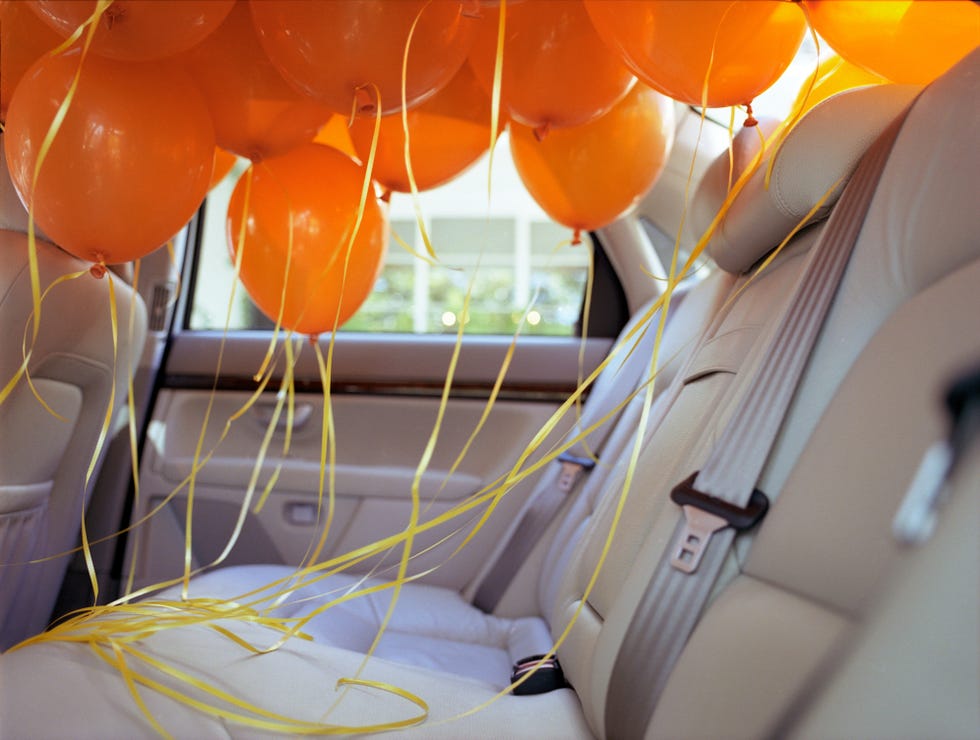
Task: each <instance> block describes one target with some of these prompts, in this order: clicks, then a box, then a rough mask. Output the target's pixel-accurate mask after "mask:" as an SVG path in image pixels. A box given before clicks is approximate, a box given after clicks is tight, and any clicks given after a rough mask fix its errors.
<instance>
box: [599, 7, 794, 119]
mask: <svg viewBox="0 0 980 740" xmlns="http://www.w3.org/2000/svg"><path fill="white" fill-rule="evenodd" d="M585 7H586V9H587V10H588V11H589V15H590V16H591V17H592V22H593V23H595V26H596V29H597V30H598V31H599V35H600V36H601V37H602V38H603V40H604V41H605V42H606V43H607V44H609V45H610V46H611V47H612V48H614V49H616V50H617V51H618V52H619V53H620V54H622V55H623V59H624V61H625V62H626V64H627V65H628V66H629V67H630V69H632V70H633V72H635V73H636V75H637V77H639V78H640V79H641V80H643V81H644V82H646V83H647V84H648V85H650V86H651V87H653V88H654V89H656V90H659V91H660V92H662V93H664V94H665V95H669V96H670V97H672V98H674V99H675V100H679V101H681V102H683V103H687V104H689V105H702V104H703V105H705V106H706V107H709V108H715V107H724V106H730V105H742V104H744V103H749V102H751V101H752V99H753V98H754V97H755V96H756V95H758V94H759V93H761V92H762V91H763V90H765V89H767V88H768V87H769V86H770V85H772V84H773V83H774V82H775V81H776V80H777V79H779V77H780V75H782V73H783V72H784V71H785V70H786V68H787V67H788V66H789V63H790V62H791V61H792V60H793V57H794V56H795V55H796V51H797V49H799V47H800V43H801V42H802V40H803V34H804V32H805V30H806V20H805V18H804V15H803V13H802V12H801V11H800V9H799V8H798V7H797V6H796V4H795V3H792V2H785V1H784V0H733V1H732V2H718V0H620V1H619V2H607V0H585ZM709 69H710V73H709ZM706 83H707V84H706Z"/></svg>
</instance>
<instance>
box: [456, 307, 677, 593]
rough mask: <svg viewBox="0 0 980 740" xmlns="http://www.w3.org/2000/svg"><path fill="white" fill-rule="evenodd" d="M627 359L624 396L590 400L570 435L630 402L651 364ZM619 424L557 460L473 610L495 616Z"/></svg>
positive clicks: (620, 380)
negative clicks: (555, 466)
mask: <svg viewBox="0 0 980 740" xmlns="http://www.w3.org/2000/svg"><path fill="white" fill-rule="evenodd" d="M678 298H679V296H678ZM671 305H672V306H676V303H674V301H673V300H672V301H671ZM642 342H643V337H642V335H638V339H637V341H636V346H635V347H634V348H633V349H632V350H630V349H628V348H623V350H622V351H623V352H624V353H629V352H637V351H638V349H639V348H640V345H641V343H642ZM624 357H625V359H623V360H622V363H621V365H620V367H619V368H618V370H616V371H615V372H616V373H617V375H616V387H617V388H621V389H624V390H622V391H621V392H619V393H615V392H608V393H606V394H605V395H604V396H603V397H602V398H595V399H594V400H593V399H592V398H590V399H589V400H588V401H587V402H586V404H585V406H584V407H583V409H582V416H581V417H580V418H579V420H578V422H577V423H576V425H575V427H574V429H573V431H572V432H571V433H574V434H577V433H581V432H582V431H584V430H586V429H589V428H590V427H594V426H596V425H597V424H599V422H600V421H602V418H603V417H604V416H606V415H608V414H609V413H610V412H611V411H613V409H615V408H616V405H617V404H619V403H621V402H622V401H623V400H625V399H626V398H627V396H628V395H629V393H630V392H632V391H633V390H635V389H636V388H637V386H638V385H639V384H640V380H641V379H642V378H643V377H644V373H645V372H646V371H647V370H648V369H649V367H650V365H649V361H646V362H645V361H644V360H643V358H642V357H629V356H628V355H626V354H624ZM620 412H622V409H621V410H620ZM617 419H618V417H617ZM615 422H616V419H608V420H607V421H606V423H605V424H601V425H599V426H597V427H596V428H595V430H594V431H592V432H591V433H590V434H589V435H588V436H587V437H585V438H584V439H583V440H582V441H580V442H579V443H577V444H575V445H573V446H572V447H571V448H569V449H568V450H566V451H565V452H564V453H562V454H561V455H559V456H558V457H557V458H556V462H557V463H558V464H559V465H560V468H559V470H558V473H557V475H556V476H554V477H551V478H548V479H546V481H545V482H544V484H543V485H542V486H541V487H540V488H539V489H538V490H537V491H536V492H535V494H533V495H532V497H531V502H530V504H529V505H528V506H527V508H525V509H524V511H523V513H522V514H521V516H520V520H519V521H518V524H517V527H516V528H514V529H513V530H512V532H511V535H510V537H509V538H508V540H507V544H506V545H505V546H504V547H503V548H502V549H501V551H500V555H499V556H498V557H497V561H496V562H495V563H494V564H493V567H492V568H491V569H490V571H489V572H488V573H487V575H486V576H485V577H484V578H483V581H482V582H481V583H480V587H479V588H478V589H477V591H476V595H475V596H474V597H473V603H474V605H476V606H477V607H478V608H480V609H482V610H483V611H485V612H492V611H493V610H494V608H495V607H496V606H497V604H498V603H499V602H500V599H501V598H502V597H503V595H504V592H505V591H506V590H507V587H508V586H509V585H510V582H511V581H512V580H513V579H514V576H515V575H516V574H517V571H518V570H519V569H520V567H521V565H522V564H523V563H524V561H525V560H527V557H528V555H530V554H531V550H532V549H534V546H535V545H536V544H537V543H538V540H540V539H541V537H543V536H544V533H545V531H547V529H548V525H549V524H551V522H552V521H553V520H554V518H555V516H556V515H557V513H558V510H559V509H560V508H561V506H562V503H564V501H565V500H566V499H567V498H568V496H569V495H570V494H571V493H572V491H573V490H575V488H576V486H577V484H578V483H579V481H580V480H581V479H582V476H583V475H584V474H585V473H588V472H589V471H590V470H592V468H593V467H595V463H596V458H595V453H596V452H597V451H601V450H602V447H603V445H604V444H605V442H606V440H607V439H608V437H609V435H610V434H611V433H612V429H613V427H615V425H616V424H615Z"/></svg>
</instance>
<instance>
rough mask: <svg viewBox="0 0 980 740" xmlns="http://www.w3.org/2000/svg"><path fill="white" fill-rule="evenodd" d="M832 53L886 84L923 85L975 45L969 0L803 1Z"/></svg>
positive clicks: (978, 31) (977, 11) (977, 18)
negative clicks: (874, 75) (884, 81)
mask: <svg viewBox="0 0 980 740" xmlns="http://www.w3.org/2000/svg"><path fill="white" fill-rule="evenodd" d="M804 6H805V7H806V9H807V13H808V14H809V16H810V22H811V23H812V24H813V28H814V30H816V31H817V33H819V34H820V35H821V36H823V38H824V39H826V40H827V43H828V44H830V45H831V46H832V47H833V49H834V51H836V52H837V53H838V54H840V55H841V56H842V57H844V58H845V59H847V60H848V61H850V62H853V63H854V64H857V65H858V66H860V67H863V68H864V69H866V70H868V71H869V72H872V73H874V74H876V75H879V76H881V77H884V78H886V79H888V80H891V81H892V82H898V83H902V84H909V85H925V84H927V83H929V82H932V80H934V79H936V78H937V77H939V75H941V74H942V73H943V72H945V71H946V70H948V69H949V68H950V67H952V66H953V65H954V64H955V63H956V62H958V61H959V60H960V59H962V58H963V57H964V56H966V55H967V54H968V53H969V52H970V51H971V50H973V49H974V48H976V46H977V44H978V43H980V6H978V5H977V4H976V3H975V2H972V1H971V0H876V2H866V1H865V0H860V1H855V0H833V2H826V1H825V0H804Z"/></svg>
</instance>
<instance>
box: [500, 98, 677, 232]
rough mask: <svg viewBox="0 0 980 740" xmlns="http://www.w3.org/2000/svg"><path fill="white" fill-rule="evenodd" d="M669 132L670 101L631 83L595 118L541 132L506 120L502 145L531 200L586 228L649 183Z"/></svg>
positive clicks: (628, 203)
mask: <svg viewBox="0 0 980 740" xmlns="http://www.w3.org/2000/svg"><path fill="white" fill-rule="evenodd" d="M673 132H674V109H673V103H671V101H670V100H668V99H667V98H665V97H664V96H663V95H660V94H659V93H657V92H655V91H653V90H651V89H650V88H648V87H647V86H646V85H635V86H634V87H633V89H632V90H631V91H630V92H629V93H628V94H627V96H626V97H625V98H623V100H621V101H620V102H619V103H617V104H616V105H615V106H613V109H612V110H611V111H609V112H608V113H607V114H606V115H604V116H603V117H602V118H599V119H597V120H595V121H592V122H591V123H587V124H585V125H584V126H576V127H575V128H569V129H556V130H554V131H552V132H551V133H550V134H549V135H548V136H547V137H545V138H544V139H543V140H539V139H538V137H537V136H535V133H534V129H531V128H529V127H527V126H521V125H520V124H511V127H510V135H511V141H510V150H511V154H512V155H513V158H514V165H515V166H516V167H517V172H518V174H519V175H520V177H521V180H523V181H524V185H525V186H526V187H527V189H528V191H529V192H530V193H531V195H532V196H533V197H534V199H535V200H536V201H537V203H538V205H540V206H541V207H542V208H543V209H544V210H545V212H546V213H547V214H548V215H549V216H551V217H552V218H553V219H554V220H555V221H558V222H559V223H562V224H564V225H565V226H568V227H569V228H572V229H576V230H577V231H591V230H592V229H598V228H601V227H602V226H605V225H607V224H610V223H612V222H613V221H615V220H616V219H617V218H619V216H621V215H622V214H623V213H624V212H625V211H627V210H628V209H629V208H631V207H632V206H633V205H634V204H635V203H636V202H637V201H638V200H639V199H640V198H641V197H642V196H643V195H644V194H645V193H646V192H647V190H649V189H650V188H651V187H652V186H653V183H654V182H656V180H657V178H658V177H659V176H660V173H661V172H662V171H663V167H664V163H665V161H666V158H667V154H668V152H669V151H670V146H671V144H672V143H673V137H674V133H673Z"/></svg>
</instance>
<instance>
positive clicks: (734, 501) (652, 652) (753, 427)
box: [605, 111, 907, 740]
mask: <svg viewBox="0 0 980 740" xmlns="http://www.w3.org/2000/svg"><path fill="white" fill-rule="evenodd" d="M906 112H907V111H906ZM904 120H905V115H904V114H903V115H900V116H899V117H898V118H897V119H896V120H895V121H894V122H893V123H892V124H891V125H890V126H889V127H888V128H887V129H886V130H885V131H884V132H883V133H882V135H881V136H880V137H879V139H878V140H877V141H876V142H875V143H874V144H873V145H872V146H871V148H870V149H869V150H868V151H867V153H866V154H865V155H864V157H863V158H862V160H861V163H860V164H859V165H858V167H857V169H856V171H855V172H854V175H853V176H852V177H851V180H850V182H849V183H848V185H847V187H846V188H845V191H844V193H843V195H842V196H841V198H840V200H839V202H838V204H837V206H836V208H835V209H834V211H833V213H832V215H831V217H830V219H829V220H828V222H827V225H826V227H825V228H824V231H823V233H822V234H821V236H820V239H819V240H818V243H817V244H815V245H814V247H813V250H814V253H813V254H812V256H811V259H810V260H809V262H808V264H807V266H806V268H805V270H804V272H803V274H802V275H801V277H800V280H799V282H798V283H797V285H796V288H795V290H794V293H793V297H792V299H791V300H790V303H789V306H788V308H787V310H786V313H785V314H784V316H783V319H782V321H781V323H780V325H779V327H778V328H777V330H776V332H775V334H774V336H773V338H772V340H771V341H770V343H769V345H768V347H767V349H766V353H765V355H764V357H763V359H762V362H761V365H760V368H759V370H758V371H757V373H756V375H755V377H754V378H753V380H752V382H751V384H750V386H749V389H748V390H747V392H746V393H745V395H744V396H743V398H742V400H741V401H740V403H739V405H738V406H737V407H736V410H735V413H734V415H733V417H732V419H731V421H730V422H729V423H728V425H727V426H726V427H725V429H724V431H723V432H722V434H721V436H720V437H719V438H718V440H717V441H716V443H715V445H714V447H713V448H712V450H711V453H710V454H709V456H708V459H707V461H706V463H705V465H704V466H703V468H702V469H701V471H700V472H699V473H698V474H697V476H696V478H695V480H694V482H693V488H694V489H696V491H695V492H696V493H698V494H700V495H702V496H705V497H707V498H709V499H715V500H716V504H717V503H720V504H721V505H722V506H725V505H729V506H730V507H737V508H739V509H745V508H746V507H747V505H748V504H749V501H750V499H751V498H752V496H753V493H754V487H755V484H756V482H757V481H758V478H759V475H760V474H761V472H762V468H763V466H764V465H765V463H766V460H767V459H768V456H769V452H770V450H771V448H772V445H773V443H774V442H775V439H776V435H777V434H778V433H779V429H780V426H781V425H782V422H783V418H784V416H785V414H786V411H787V409H788V407H789V404H790V402H791V400H792V397H793V395H794V393H795V390H796V386H797V383H798V381H799V378H800V376H801V374H802V372H803V370H804V368H805V366H806V364H807V361H808V359H809V355H810V352H811V350H812V348H813V346H814V344H815V343H816V339H817V336H818V335H819V333H820V329H821V328H822V326H823V322H824V319H825V317H826V315H827V312H828V311H829V308H830V305H831V303H832V302H833V298H834V295H835V294H836V292H837V288H838V286H839V284H840V281H841V278H842V277H843V274H844V271H845V269H846V266H847V262H848V260H849V258H850V254H851V252H852V250H853V247H854V244H855V242H856V241H857V237H858V234H859V233H860V231H861V228H862V226H863V225H864V220H865V216H866V214H867V211H868V207H869V206H870V204H871V199H872V198H873V196H874V193H875V189H876V186H877V183H878V180H879V178H880V176H881V172H882V170H883V169H884V165H885V162H886V161H887V159H888V154H889V152H890V151H891V147H892V144H893V143H894V141H895V138H896V137H897V134H898V131H899V129H900V128H901V124H902V122H903V121H904ZM689 509H690V511H689ZM684 512H685V517H684V518H682V519H681V520H680V521H679V522H678V524H677V526H676V527H675V531H674V540H672V541H673V542H675V543H679V546H678V547H676V548H672V549H669V550H667V551H666V552H665V553H664V554H663V556H662V557H661V560H660V562H659V563H658V564H657V568H656V570H655V571H654V573H653V576H652V578H651V580H650V582H649V584H648V586H647V589H646V591H645V592H644V594H643V597H642V598H641V600H640V603H639V604H638V606H637V608H636V610H635V612H634V613H633V617H632V619H631V621H630V624H629V626H628V628H627V630H626V633H625V635H624V638H623V642H622V644H621V645H620V649H619V653H618V654H617V656H616V661H615V663H614V666H613V672H612V676H611V677H610V682H609V688H608V690H607V694H606V707H605V726H606V736H607V737H609V738H615V739H616V740H619V739H620V738H639V737H642V736H643V735H644V733H645V732H646V728H647V725H648V724H649V722H650V718H651V717H652V716H653V710H654V708H655V707H656V704H657V701H658V700H659V698H660V695H661V693H662V692H663V690H664V688H665V687H666V685H667V680H668V679H669V677H670V674H671V671H672V669H673V667H674V664H675V663H676V662H677V659H678V658H679V657H680V654H681V651H682V650H683V649H684V645H685V644H686V643H687V640H688V637H689V636H690V634H691V632H692V631H693V630H694V626H695V624H696V623H697V620H698V618H699V616H700V614H701V611H702V610H703V608H704V605H705V603H706V602H707V600H708V598H709V596H710V594H711V590H712V588H713V586H714V583H715V580H716V579H717V577H718V574H719V573H720V571H721V568H722V566H723V564H724V562H725V559H726V557H727V554H728V550H729V548H730V547H731V545H732V543H733V542H734V539H735V531H734V530H733V529H732V527H730V526H727V525H728V523H729V522H728V521H726V520H725V519H723V518H721V517H715V516H714V515H713V514H706V513H705V512H703V511H700V510H699V509H695V508H694V507H692V506H684ZM696 513H700V515H701V517H702V518H705V517H707V518H709V519H710V518H711V517H714V519H715V520H717V522H716V523H713V524H710V525H709V526H708V527H707V531H705V529H704V528H703V527H702V528H700V531H696V533H695V527H694V526H693V525H694V517H695V514H696ZM689 520H690V522H689ZM699 523H703V522H699ZM692 535H693V536H692ZM709 543H711V546H710V547H709V546H708V545H709ZM675 550H676V552H675ZM684 550H686V551H687V552H686V553H685V554H684V555H682V554H681V553H682V551H684Z"/></svg>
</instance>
